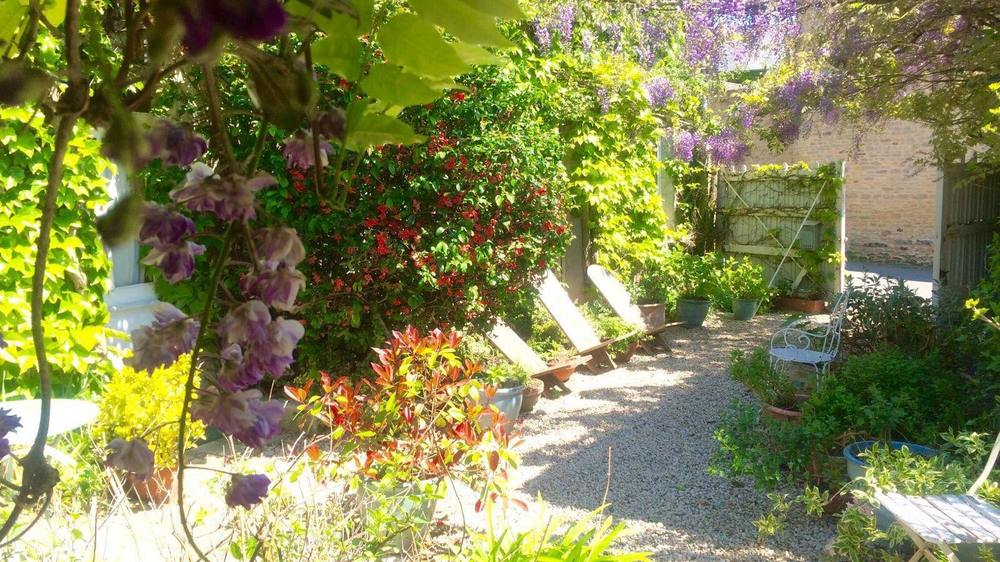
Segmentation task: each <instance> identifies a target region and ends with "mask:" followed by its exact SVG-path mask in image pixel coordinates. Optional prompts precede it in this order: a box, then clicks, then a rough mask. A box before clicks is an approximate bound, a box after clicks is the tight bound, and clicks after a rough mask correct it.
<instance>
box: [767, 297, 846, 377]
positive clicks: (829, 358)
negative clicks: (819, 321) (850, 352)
mask: <svg viewBox="0 0 1000 562" xmlns="http://www.w3.org/2000/svg"><path fill="white" fill-rule="evenodd" d="M850 300H851V286H850V285H848V286H847V288H845V289H844V290H843V291H842V292H841V293H840V294H839V295H837V298H836V299H834V301H833V306H832V307H831V309H830V320H829V322H827V324H826V326H823V327H821V328H819V329H813V330H809V329H806V324H808V323H810V320H809V319H808V318H803V319H800V320H798V321H796V322H792V323H791V324H789V325H788V326H785V327H783V328H781V329H780V330H778V331H777V332H775V333H774V335H773V336H771V345H770V350H769V352H770V355H771V366H772V367H774V368H775V369H777V368H779V367H780V366H781V364H782V363H797V364H799V365H809V366H811V367H812V368H813V369H815V370H816V378H817V380H818V379H819V378H820V376H821V375H825V374H827V373H828V372H829V370H830V364H831V363H833V361H834V359H836V358H837V351H838V350H839V349H840V331H841V328H842V327H843V324H844V316H845V315H846V314H847V306H848V304H849V303H850Z"/></svg>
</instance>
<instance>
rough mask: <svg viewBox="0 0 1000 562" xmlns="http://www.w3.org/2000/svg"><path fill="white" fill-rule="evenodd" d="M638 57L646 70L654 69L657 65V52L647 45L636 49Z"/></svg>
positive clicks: (638, 46)
mask: <svg viewBox="0 0 1000 562" xmlns="http://www.w3.org/2000/svg"><path fill="white" fill-rule="evenodd" d="M635 54H636V57H637V58H638V59H639V64H641V65H642V66H644V67H646V68H653V66H655V65H656V52H655V51H654V50H653V48H652V47H651V46H649V45H646V44H639V45H636V47H635Z"/></svg>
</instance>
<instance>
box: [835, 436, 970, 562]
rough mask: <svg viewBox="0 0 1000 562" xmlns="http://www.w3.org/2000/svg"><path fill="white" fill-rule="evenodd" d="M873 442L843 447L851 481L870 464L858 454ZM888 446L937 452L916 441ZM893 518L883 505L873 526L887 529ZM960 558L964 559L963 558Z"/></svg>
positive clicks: (925, 453)
mask: <svg viewBox="0 0 1000 562" xmlns="http://www.w3.org/2000/svg"><path fill="white" fill-rule="evenodd" d="M875 443H878V441H858V442H856V443H851V444H850V445H848V446H846V447H844V460H846V461H847V477H848V479H850V480H852V481H853V480H856V479H858V478H864V476H865V473H866V472H868V467H869V466H870V465H869V464H868V462H867V461H865V460H864V459H862V458H861V456H860V455H861V454H862V453H864V452H865V451H867V450H868V449H871V448H872V445H874V444H875ZM889 446H890V447H892V450H893V451H898V450H900V449H902V448H903V447H904V446H905V447H906V448H907V449H909V450H910V452H911V453H914V454H917V455H920V456H922V457H927V458H930V457H933V456H935V455H937V454H938V452H937V449H932V448H930V447H924V446H923V445H917V444H916V443H908V442H906V441H890V442H889ZM895 520H896V518H895V517H893V516H892V514H891V513H889V510H887V509H885V508H883V507H879V508H878V509H876V510H875V526H876V527H878V528H879V529H880V530H882V531H885V530H888V529H889V527H890V526H891V525H892V524H893V522H894V521H895ZM962 560H965V558H963V559H962Z"/></svg>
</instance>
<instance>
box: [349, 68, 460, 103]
mask: <svg viewBox="0 0 1000 562" xmlns="http://www.w3.org/2000/svg"><path fill="white" fill-rule="evenodd" d="M361 87H362V88H364V89H365V91H366V92H368V95H370V96H372V97H374V98H377V99H380V100H382V101H384V102H386V103H387V104H389V105H398V106H403V107H405V106H409V105H419V104H424V103H430V102H432V101H434V100H436V99H437V98H438V97H440V96H441V90H442V89H443V88H442V87H435V86H434V85H432V84H431V83H429V82H426V81H424V80H423V79H421V78H420V77H419V76H417V75H415V74H410V73H409V72H406V71H404V70H403V69H401V68H400V67H398V66H396V65H394V64H376V65H375V66H372V68H371V70H370V71H369V72H368V76H366V77H365V79H364V80H362V81H361Z"/></svg>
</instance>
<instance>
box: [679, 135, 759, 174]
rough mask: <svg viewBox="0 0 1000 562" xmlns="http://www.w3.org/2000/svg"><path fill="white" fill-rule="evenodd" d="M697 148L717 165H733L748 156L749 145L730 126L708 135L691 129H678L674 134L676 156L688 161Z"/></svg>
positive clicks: (691, 158)
mask: <svg viewBox="0 0 1000 562" xmlns="http://www.w3.org/2000/svg"><path fill="white" fill-rule="evenodd" d="M698 148H701V149H703V150H704V151H705V155H706V156H707V157H708V158H709V159H710V160H711V162H712V163H713V164H715V165H719V166H735V165H737V164H741V163H743V161H745V160H746V159H747V157H748V156H750V147H749V145H747V144H746V142H744V141H743V139H742V138H740V136H739V134H737V132H736V131H735V130H734V129H732V128H726V129H723V130H722V131H720V132H719V133H716V134H714V135H708V136H702V135H700V134H698V133H695V132H692V131H679V132H677V133H676V134H675V135H674V155H675V156H676V157H677V158H680V159H681V160H684V161H685V162H690V161H691V160H693V159H694V154H695V150H696V149H698Z"/></svg>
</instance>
